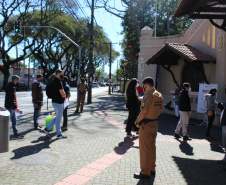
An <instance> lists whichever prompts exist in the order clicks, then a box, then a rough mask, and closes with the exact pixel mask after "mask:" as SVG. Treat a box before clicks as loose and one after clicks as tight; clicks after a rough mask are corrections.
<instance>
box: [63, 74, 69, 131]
mask: <svg viewBox="0 0 226 185" xmlns="http://www.w3.org/2000/svg"><path fill="white" fill-rule="evenodd" d="M67 81H68V78H67V77H66V76H64V77H63V78H62V83H63V87H64V92H65V93H66V98H68V99H69V98H70V96H71V94H70V86H69V85H68V83H67ZM67 109H68V106H67V107H65V108H64V111H63V126H62V127H61V130H62V131H67V129H68V128H67V122H68V117H67Z"/></svg>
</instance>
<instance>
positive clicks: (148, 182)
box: [137, 176, 155, 185]
mask: <svg viewBox="0 0 226 185" xmlns="http://www.w3.org/2000/svg"><path fill="white" fill-rule="evenodd" d="M154 182H155V176H151V177H150V179H140V180H139V181H138V183H137V185H152V184H154Z"/></svg>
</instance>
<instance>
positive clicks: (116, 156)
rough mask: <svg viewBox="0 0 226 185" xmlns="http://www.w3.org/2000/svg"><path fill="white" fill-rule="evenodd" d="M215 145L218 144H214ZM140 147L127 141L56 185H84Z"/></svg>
mask: <svg viewBox="0 0 226 185" xmlns="http://www.w3.org/2000/svg"><path fill="white" fill-rule="evenodd" d="M96 113H97V114H98V115H99V116H100V117H101V118H103V119H104V120H106V121H107V122H108V123H110V124H112V125H113V126H115V127H117V128H118V129H120V130H121V131H123V132H124V130H125V127H124V126H123V125H121V124H120V123H118V122H117V121H115V120H113V119H111V118H110V117H108V116H106V115H105V113H104V112H102V111H96ZM156 140H157V141H158V142H175V143H176V142H178V141H177V140H175V139H163V138H157V139H156ZM189 143H197V144H210V142H208V141H206V140H192V141H189ZM212 143H213V144H218V143H214V142H212ZM134 146H136V147H139V142H138V139H137V138H134V139H133V140H132V142H131V140H126V141H125V143H124V144H123V146H119V147H117V148H116V149H115V150H114V151H112V152H110V153H108V154H106V155H104V156H103V157H101V158H99V159H97V160H96V161H94V162H92V163H90V164H88V165H87V166H85V167H83V168H82V169H80V170H78V171H77V172H75V173H74V174H72V175H70V176H69V177H67V178H65V179H63V180H62V181H60V182H58V183H56V184H55V185H83V184H85V183H87V182H89V181H90V180H92V179H93V178H94V177H96V176H97V175H98V174H100V173H102V172H103V171H104V170H105V169H107V168H108V167H110V166H111V165H112V164H114V163H115V162H117V161H118V160H120V159H121V158H122V157H123V156H124V155H125V154H126V153H128V152H130V151H131V150H133V149H134V148H132V147H134Z"/></svg>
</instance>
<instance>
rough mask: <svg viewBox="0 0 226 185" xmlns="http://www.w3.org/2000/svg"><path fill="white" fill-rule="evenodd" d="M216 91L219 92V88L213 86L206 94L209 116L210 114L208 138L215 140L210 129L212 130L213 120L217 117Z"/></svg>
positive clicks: (207, 129)
mask: <svg viewBox="0 0 226 185" xmlns="http://www.w3.org/2000/svg"><path fill="white" fill-rule="evenodd" d="M216 93H217V89H215V88H212V89H210V91H209V92H208V93H207V94H206V95H205V100H206V108H207V116H208V125H207V128H206V139H207V140H213V137H212V136H210V130H211V127H212V125H213V121H214V118H215V111H216V108H217V102H216Z"/></svg>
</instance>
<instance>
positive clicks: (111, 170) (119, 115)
mask: <svg viewBox="0 0 226 185" xmlns="http://www.w3.org/2000/svg"><path fill="white" fill-rule="evenodd" d="M75 107H76V103H75V102H71V105H70V107H69V110H68V117H69V124H68V127H69V129H68V131H66V132H64V135H66V136H67V137H68V138H67V139H64V140H56V139H55V138H56V135H55V131H54V132H52V133H51V136H52V138H51V139H49V138H47V137H46V136H45V134H44V133H40V132H39V131H34V130H33V123H32V116H33V112H31V113H29V114H27V115H25V116H23V117H20V118H19V119H18V122H19V126H18V129H19V131H20V132H21V133H22V134H25V138H24V139H23V140H11V141H10V151H9V152H7V153H2V154H0V159H1V160H0V184H23V185H31V184H57V185H58V184H59V185H60V184H76V185H79V184H89V185H91V184H92V185H93V184H95V185H106V184H108V185H111V184H115V185H116V184H117V185H118V184H120V185H123V184H126V185H127V184H128V185H130V184H131V185H132V184H164V185H165V184H189V185H190V184H205V185H206V184H218V185H221V184H222V185H223V184H226V178H225V175H226V171H224V170H225V168H226V166H225V165H222V164H220V163H219V162H218V161H217V160H221V159H222V157H223V148H222V147H221V128H218V127H213V128H212V130H211V132H212V133H213V134H212V135H213V137H214V138H215V140H214V142H212V143H209V142H208V141H206V140H204V139H203V138H204V136H205V128H204V127H201V126H198V124H199V122H198V121H197V120H191V123H193V124H191V125H190V126H189V128H188V132H189V135H190V137H192V138H193V140H192V141H188V142H182V141H180V140H178V141H177V140H175V139H173V134H174V130H175V128H176V124H177V119H176V118H174V117H172V116H169V115H164V114H163V115H161V116H160V119H159V132H158V136H157V142H156V146H157V161H156V164H157V167H156V177H155V178H154V177H152V178H150V179H149V180H140V181H139V180H137V179H134V178H133V173H135V172H139V170H140V168H139V146H138V139H137V138H125V136H126V133H125V132H124V128H125V122H126V119H127V116H128V112H127V111H125V100H124V96H123V95H121V94H120V93H115V92H114V93H113V94H112V95H107V92H105V93H103V94H98V95H95V96H94V97H93V103H92V104H89V105H87V104H86V105H85V107H84V113H82V114H79V113H77V114H74V111H75ZM51 111H52V110H49V112H51ZM47 114H48V112H46V110H43V112H42V114H41V117H40V123H41V125H42V126H44V122H45V116H46V115H47ZM10 133H11V134H12V129H10Z"/></svg>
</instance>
